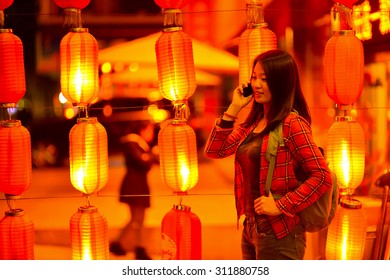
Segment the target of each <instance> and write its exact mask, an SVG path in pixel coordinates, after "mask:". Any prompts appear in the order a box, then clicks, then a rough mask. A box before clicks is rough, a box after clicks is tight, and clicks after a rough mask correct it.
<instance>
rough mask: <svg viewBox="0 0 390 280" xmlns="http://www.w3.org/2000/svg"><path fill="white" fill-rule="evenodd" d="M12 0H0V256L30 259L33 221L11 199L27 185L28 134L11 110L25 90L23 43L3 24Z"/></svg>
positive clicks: (28, 169)
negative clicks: (2, 206)
mask: <svg viewBox="0 0 390 280" xmlns="http://www.w3.org/2000/svg"><path fill="white" fill-rule="evenodd" d="M12 3H13V0H1V1H0V69H1V71H2V75H0V108H1V109H2V110H3V111H4V115H7V114H8V116H9V117H8V119H5V120H3V121H1V123H0V154H1V157H0V192H3V193H4V195H5V197H6V200H7V204H8V207H9V210H8V211H6V212H5V216H4V217H3V218H2V219H1V220H0V246H1V250H0V259H1V260H8V259H16V260H32V259H34V224H33V222H32V221H31V219H30V218H29V217H28V216H27V215H26V214H25V211H24V210H23V209H20V208H17V207H16V206H15V202H16V200H17V199H19V198H20V196H21V195H22V194H23V192H25V191H26V190H28V189H29V188H30V186H31V177H32V163H31V138H30V133H29V131H28V130H27V129H26V128H25V127H24V126H22V123H21V121H20V120H13V119H12V111H13V110H15V109H16V104H17V103H18V101H19V100H20V99H21V98H22V97H23V96H24V94H25V92H26V81H25V73H24V62H23V61H24V58H23V44H22V41H21V40H20V39H19V37H17V36H15V35H14V34H13V33H12V29H5V28H3V27H4V9H6V8H8V7H9V6H10V5H11V4H12Z"/></svg>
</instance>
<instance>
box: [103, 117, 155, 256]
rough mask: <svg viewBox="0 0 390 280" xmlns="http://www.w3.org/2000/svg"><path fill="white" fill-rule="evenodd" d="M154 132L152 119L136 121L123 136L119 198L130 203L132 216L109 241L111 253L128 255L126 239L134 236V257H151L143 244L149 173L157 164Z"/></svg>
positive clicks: (148, 194) (148, 204)
mask: <svg viewBox="0 0 390 280" xmlns="http://www.w3.org/2000/svg"><path fill="white" fill-rule="evenodd" d="M155 135H156V134H155V126H154V124H153V123H152V122H150V121H133V122H132V123H131V124H130V126H129V133H125V135H124V136H122V137H121V138H120V142H121V145H122V147H123V155H124V157H125V164H126V174H125V176H124V178H123V180H122V184H121V188H120V199H119V201H120V202H122V203H126V204H127V205H128V207H129V210H130V217H131V218H130V221H129V222H128V223H127V224H126V226H125V227H124V228H123V229H122V230H121V232H120V234H119V236H118V238H117V239H116V240H115V241H114V242H112V243H111V244H110V252H111V253H113V254H115V255H119V256H123V255H126V253H127V249H128V247H129V246H128V245H127V242H129V241H130V238H133V240H132V243H134V247H133V248H134V253H135V259H138V260H150V259H151V257H150V256H149V255H148V254H147V252H146V250H145V247H144V240H143V234H144V233H143V229H144V220H145V212H146V209H147V208H149V207H150V189H149V184H148V179H147V175H148V172H149V171H150V169H151V167H152V165H153V164H156V163H158V151H157V146H156V145H155V143H156V141H155ZM126 245H127V246H126Z"/></svg>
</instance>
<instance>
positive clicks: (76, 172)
mask: <svg viewBox="0 0 390 280" xmlns="http://www.w3.org/2000/svg"><path fill="white" fill-rule="evenodd" d="M69 145H70V148H69V159H70V179H71V182H72V185H73V187H74V188H76V189H77V190H79V191H81V192H83V193H85V194H92V193H94V192H97V191H99V190H100V189H102V188H103V187H104V186H105V185H106V184H107V180H108V148H107V133H106V130H105V128H104V127H103V126H102V125H101V124H100V123H99V122H98V121H97V119H96V118H79V119H78V120H77V124H76V125H75V126H73V128H72V129H71V131H70V133H69Z"/></svg>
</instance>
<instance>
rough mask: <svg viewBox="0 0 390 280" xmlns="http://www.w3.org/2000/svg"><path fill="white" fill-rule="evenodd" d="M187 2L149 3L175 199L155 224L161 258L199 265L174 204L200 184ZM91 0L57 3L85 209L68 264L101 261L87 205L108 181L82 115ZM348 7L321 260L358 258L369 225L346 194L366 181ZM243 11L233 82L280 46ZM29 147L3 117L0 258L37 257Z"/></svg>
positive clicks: (195, 232)
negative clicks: (157, 30)
mask: <svg viewBox="0 0 390 280" xmlns="http://www.w3.org/2000/svg"><path fill="white" fill-rule="evenodd" d="M188 1H189V0H176V1H175V0H155V2H156V4H157V5H159V6H160V7H161V9H162V14H163V17H164V29H163V31H162V34H161V36H160V38H159V39H158V40H157V42H156V45H155V50H156V58H157V70H158V77H159V89H160V92H161V94H162V95H163V96H164V98H166V99H168V100H170V101H171V102H172V104H173V105H174V111H175V116H174V119H172V120H169V121H168V122H167V123H166V124H165V126H164V127H162V129H161V131H160V133H159V135H158V142H159V143H158V144H159V146H160V151H161V154H160V168H161V169H160V170H161V178H162V181H163V183H164V184H165V185H166V186H168V187H169V188H171V189H172V190H173V193H174V195H176V196H177V197H179V198H180V203H179V204H177V205H174V206H173V208H172V209H171V211H169V212H168V213H167V214H166V215H165V216H164V219H163V221H162V229H161V231H162V252H161V254H162V258H163V259H201V243H202V242H201V222H200V220H199V218H198V217H197V216H196V215H195V214H194V213H192V212H191V208H190V207H189V206H186V205H182V204H181V200H182V197H183V196H185V195H186V194H187V192H188V191H189V190H191V189H192V188H193V187H195V186H196V184H197V181H198V166H197V164H198V163H197V151H196V139H195V133H194V131H193V129H192V128H191V127H190V126H189V125H188V124H187V120H188V117H189V108H188V99H189V98H190V97H191V96H192V95H193V94H194V92H195V90H196V79H195V69H194V63H193V55H192V43H191V38H190V37H189V36H188V35H187V34H185V33H184V32H183V30H182V11H181V9H182V8H183V7H184V6H185V5H187V4H188ZM89 2H90V0H83V1H81V0H73V1H72V0H68V1H66V0H55V3H56V4H57V5H58V6H59V7H61V8H63V9H64V15H65V18H64V26H65V27H67V28H68V29H69V33H68V34H67V35H65V36H64V38H63V39H62V40H61V44H60V55H61V90H62V93H63V95H64V96H65V98H66V99H67V100H68V101H70V102H71V103H72V104H73V105H74V106H75V107H77V108H79V110H80V111H81V112H82V113H85V116H84V117H80V118H79V119H78V120H77V124H75V126H74V127H73V128H72V129H71V131H70V133H69V140H70V147H69V151H70V173H71V183H72V185H73V187H74V188H75V189H77V190H78V191H80V192H82V193H83V194H84V195H85V196H86V198H87V204H86V205H85V206H81V207H80V208H79V209H78V212H77V213H75V214H74V215H73V216H72V217H71V219H70V234H71V247H72V257H73V259H107V258H108V255H109V253H108V234H107V231H108V230H107V221H106V219H105V218H104V217H103V216H102V215H101V214H100V213H99V212H98V209H97V207H96V206H92V205H90V203H89V197H90V196H91V195H93V194H95V193H96V192H98V191H99V190H101V189H102V188H103V187H104V186H105V185H106V184H107V181H108V153H107V133H106V131H105V129H104V127H103V126H102V125H101V124H100V123H99V122H98V120H97V118H93V117H89V116H88V107H89V105H90V104H91V102H93V101H94V100H95V99H96V98H97V95H98V90H99V80H98V60H97V56H98V47H97V42H96V40H95V38H94V37H93V36H92V35H91V34H90V33H89V32H88V29H87V28H83V27H82V17H81V10H82V9H83V8H85V7H86V6H87V5H88V4H89ZM355 2H356V1H337V3H335V5H334V7H333V8H332V11H331V18H332V29H333V31H334V35H333V36H332V38H330V39H329V41H328V43H327V45H326V49H325V55H324V78H325V86H326V91H327V94H328V96H329V97H330V98H331V99H332V100H333V101H334V102H335V103H336V104H337V107H338V108H340V109H341V111H342V113H343V115H341V116H337V117H336V121H335V122H334V124H333V125H332V126H331V128H330V129H329V132H328V142H327V159H328V161H329V162H330V167H331V169H332V170H333V171H334V172H335V173H336V175H337V177H338V182H339V183H340V187H341V190H342V193H341V195H342V199H341V202H340V205H339V208H338V210H337V212H336V218H335V220H334V222H333V223H332V224H331V226H330V228H329V230H328V240H327V248H326V255H327V258H328V259H361V258H362V254H363V250H364V240H365V233H366V227H367V225H366V218H365V212H364V211H363V207H362V204H361V202H359V201H357V200H355V199H352V197H351V196H352V195H353V193H354V190H355V189H356V188H357V187H358V186H359V184H360V183H361V181H362V179H363V175H364V174H363V172H364V164H365V163H364V156H365V151H364V146H365V143H364V134H363V131H362V129H361V126H360V125H359V123H357V122H356V121H355V120H354V118H353V117H352V116H351V114H350V111H351V108H352V105H353V103H354V102H355V101H356V100H357V99H358V98H359V97H360V95H361V93H362V89H363V67H364V56H363V47H362V44H361V41H360V40H359V39H357V37H356V36H355V35H354V31H353V27H351V17H350V12H351V8H352V5H353V4H354V3H355ZM12 3H13V0H0V68H1V69H2V73H3V74H2V75H1V76H0V89H1V90H0V104H1V108H2V110H4V111H9V110H12V109H14V108H15V107H16V104H17V102H18V101H19V100H20V99H21V98H22V97H23V96H24V93H25V91H26V86H25V77H24V66H23V46H22V43H21V41H20V39H19V38H18V37H17V36H15V35H13V34H12V30H11V29H4V28H3V26H4V13H3V10H4V9H6V8H7V7H9V6H10V5H11V4H12ZM246 11H247V20H248V21H247V29H246V30H245V31H244V32H243V33H242V35H241V37H240V43H239V61H240V69H239V70H240V72H239V74H240V77H239V80H240V81H247V80H248V79H249V76H250V74H251V73H250V71H251V70H250V69H251V66H252V64H251V61H252V60H253V57H254V55H257V54H258V53H261V52H264V51H266V50H269V49H274V48H276V47H277V46H276V42H277V40H276V37H275V34H274V33H273V32H272V31H271V30H269V29H268V28H267V24H266V23H265V22H264V10H263V7H262V1H259V0H247V4H246ZM10 61H12V63H11V62H10ZM346 69H347V70H346ZM30 146H31V141H30V135H29V132H28V131H27V129H25V128H24V127H23V126H22V125H21V122H20V121H19V120H12V117H11V114H9V119H8V120H4V121H2V122H1V125H0V153H1V154H2V155H4V156H2V157H1V159H0V191H1V192H3V193H4V194H5V196H6V199H7V203H8V205H9V208H10V210H9V211H7V212H6V213H5V217H4V218H3V219H1V220H0V230H1V231H0V244H1V246H2V249H1V250H0V259H33V258H34V252H33V244H34V225H33V223H32V221H31V220H30V219H29V218H28V217H27V216H26V215H25V212H24V210H23V209H20V208H16V207H15V206H14V203H15V200H16V199H18V198H19V196H20V195H21V194H22V193H23V192H25V191H26V190H27V189H28V188H29V187H30V185H31V148H30ZM10 163H15V164H10ZM346 221H348V222H346ZM357 229H360V230H357ZM10 240H12V242H10ZM362 244H363V245H362ZM340 246H342V248H343V249H340Z"/></svg>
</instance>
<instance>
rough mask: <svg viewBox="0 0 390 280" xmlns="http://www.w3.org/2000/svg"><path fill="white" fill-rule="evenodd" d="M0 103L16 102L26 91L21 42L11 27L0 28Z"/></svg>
mask: <svg viewBox="0 0 390 280" xmlns="http://www.w3.org/2000/svg"><path fill="white" fill-rule="evenodd" d="M0 69H1V75H0V103H3V104H8V103H9V104H13V106H14V104H16V103H18V101H19V100H20V99H21V98H22V97H23V96H24V94H25V93H26V80H25V74H24V59H23V44H22V41H21V40H20V39H19V37H17V36H15V35H14V34H12V30H11V29H0Z"/></svg>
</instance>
